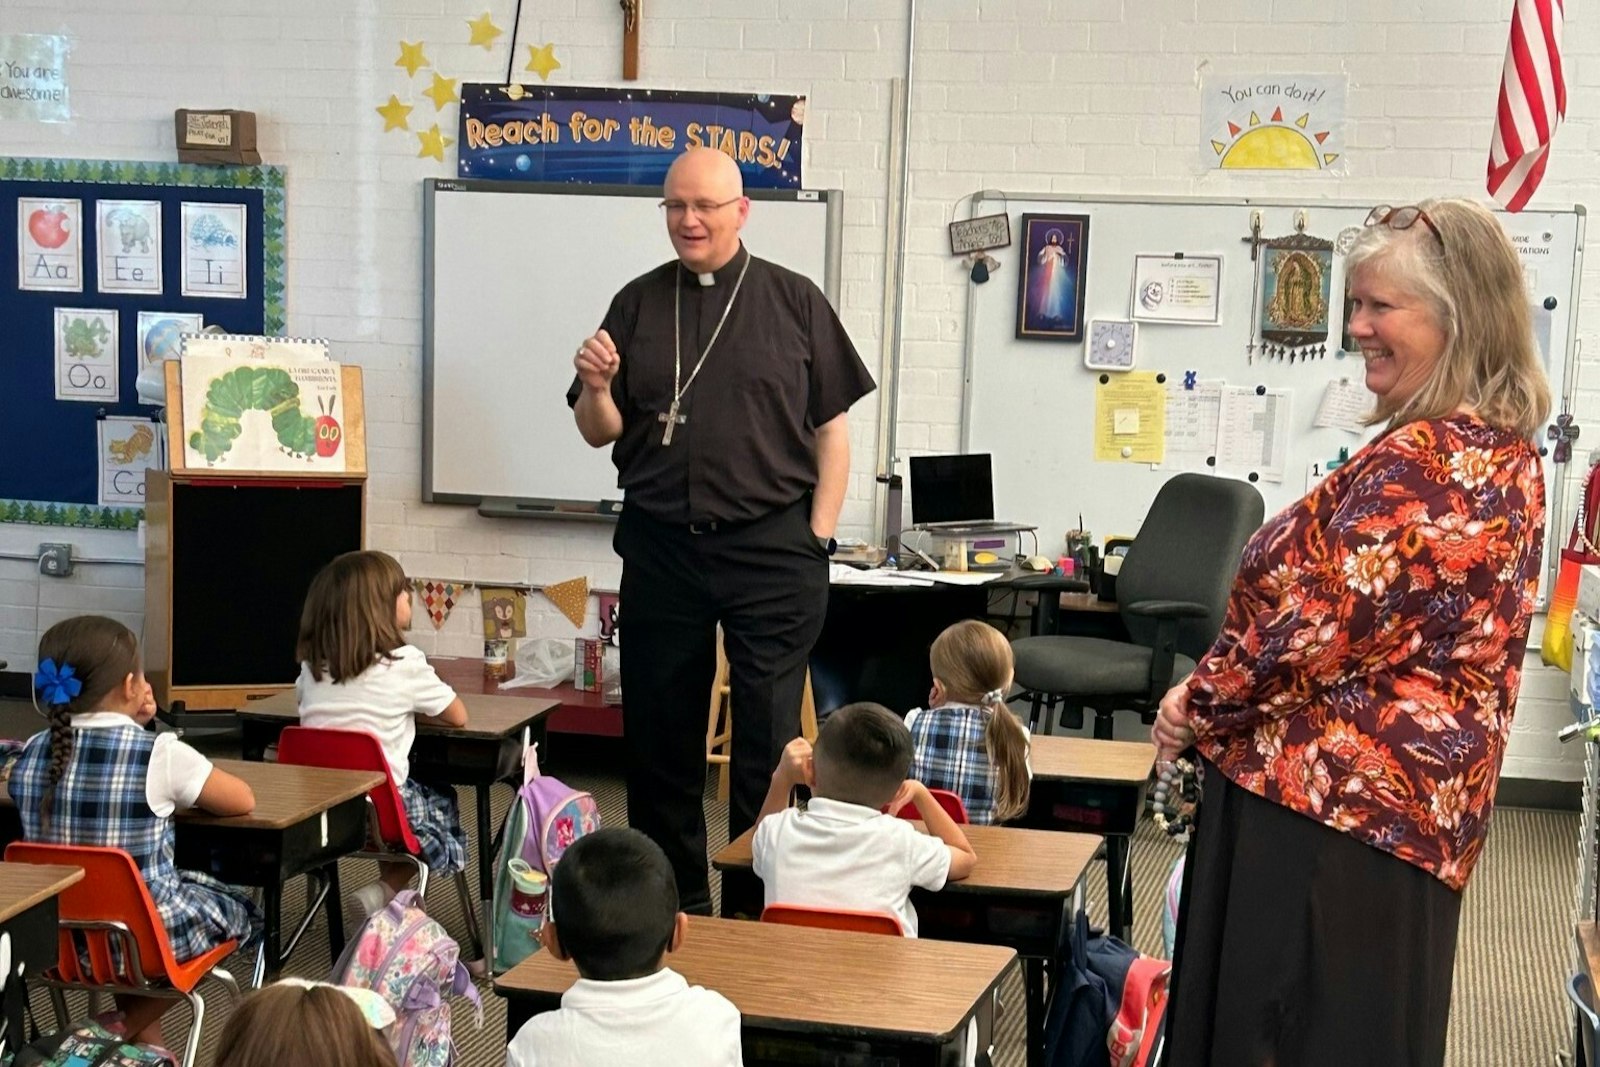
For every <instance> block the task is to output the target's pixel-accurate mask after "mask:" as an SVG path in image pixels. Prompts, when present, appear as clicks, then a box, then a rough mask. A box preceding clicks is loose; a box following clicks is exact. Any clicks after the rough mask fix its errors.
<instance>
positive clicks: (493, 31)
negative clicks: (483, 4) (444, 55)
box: [467, 11, 505, 52]
mask: <svg viewBox="0 0 1600 1067" xmlns="http://www.w3.org/2000/svg"><path fill="white" fill-rule="evenodd" d="M467 25H468V26H470V27H472V40H470V41H468V42H467V43H468V44H476V45H482V46H483V50H484V51H486V52H487V51H490V50H491V49H492V48H493V46H494V39H495V38H496V37H498V36H500V35H501V34H502V33H504V32H505V31H504V30H502V29H501V28H500V27H499V26H496V25H495V24H494V22H493V21H492V20H491V19H490V18H489V12H487V11H485V12H484V13H483V14H481V15H479V16H478V17H477V18H475V19H468V20H467Z"/></svg>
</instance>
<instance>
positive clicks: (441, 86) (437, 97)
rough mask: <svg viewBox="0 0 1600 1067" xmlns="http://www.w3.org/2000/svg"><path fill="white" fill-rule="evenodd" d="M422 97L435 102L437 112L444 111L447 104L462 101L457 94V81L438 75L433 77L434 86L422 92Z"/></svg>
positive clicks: (434, 107)
mask: <svg viewBox="0 0 1600 1067" xmlns="http://www.w3.org/2000/svg"><path fill="white" fill-rule="evenodd" d="M422 95H423V96H425V97H427V98H428V99H429V100H432V101H433V109H434V110H435V111H443V110H444V106H445V105H446V104H450V103H454V102H455V101H457V100H460V99H461V97H460V96H459V95H458V94H457V93H456V80H455V79H454V78H446V77H445V76H444V75H443V74H438V73H435V74H434V76H433V84H432V85H430V86H428V87H427V88H426V89H424V90H422Z"/></svg>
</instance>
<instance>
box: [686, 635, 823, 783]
mask: <svg viewBox="0 0 1600 1067" xmlns="http://www.w3.org/2000/svg"><path fill="white" fill-rule="evenodd" d="M732 692H733V690H732V688H731V687H730V686H729V684H728V653H727V650H726V649H724V648H723V647H722V627H720V626H719V627H717V672H716V674H715V676H713V677H712V679H711V711H710V714H709V715H708V716H707V718H706V763H707V765H709V766H713V767H716V768H717V799H718V800H720V801H723V802H726V801H727V799H728V775H729V771H728V766H729V763H730V762H731V760H732V758H733V697H732ZM800 736H801V737H803V738H805V739H806V740H807V741H815V740H816V739H817V702H816V699H815V698H814V697H813V696H812V695H811V669H810V668H809V667H808V668H806V686H805V689H804V690H802V691H801V694H800Z"/></svg>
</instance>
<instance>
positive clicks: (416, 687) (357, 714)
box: [294, 645, 456, 785]
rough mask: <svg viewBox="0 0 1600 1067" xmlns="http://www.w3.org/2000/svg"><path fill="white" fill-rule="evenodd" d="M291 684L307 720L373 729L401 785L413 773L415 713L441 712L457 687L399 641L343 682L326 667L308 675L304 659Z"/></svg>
mask: <svg viewBox="0 0 1600 1067" xmlns="http://www.w3.org/2000/svg"><path fill="white" fill-rule="evenodd" d="M294 687H295V692H296V695H297V696H298V697H299V699H300V721H301V722H302V723H304V724H305V725H307V726H316V727H321V728H323V729H332V730H367V731H369V732H371V733H373V734H375V735H377V738H378V741H379V742H380V743H381V744H382V745H383V754H384V755H385V756H387V757H388V758H389V770H390V772H391V773H392V774H393V775H394V784H395V785H405V783H406V779H407V778H409V777H410V775H411V742H412V741H414V740H416V737H417V720H416V716H418V715H429V716H433V715H439V714H442V713H443V712H444V709H445V708H448V707H449V706H450V705H451V704H452V703H454V702H455V699H456V691H455V690H454V689H451V688H450V687H449V686H448V685H446V684H445V683H444V682H442V681H440V680H439V676H438V674H436V673H434V670H433V667H432V666H430V665H429V663H428V657H427V656H426V655H424V654H423V652H422V649H420V648H417V647H416V646H415V645H401V646H400V647H399V648H397V649H395V650H394V651H393V652H391V653H389V658H387V659H380V660H378V662H376V663H374V664H373V665H372V666H370V667H368V668H367V669H366V670H364V671H362V672H361V673H360V674H358V675H356V676H355V677H354V678H346V679H345V680H344V681H342V682H335V681H334V680H333V679H332V678H331V677H329V676H328V675H327V674H326V673H324V674H323V676H322V680H321V681H318V680H317V679H315V678H313V677H312V676H311V666H310V665H309V664H306V663H302V664H300V677H299V679H298V680H297V681H296V682H295V683H294Z"/></svg>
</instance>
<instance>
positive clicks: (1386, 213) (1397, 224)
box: [1366, 204, 1444, 248]
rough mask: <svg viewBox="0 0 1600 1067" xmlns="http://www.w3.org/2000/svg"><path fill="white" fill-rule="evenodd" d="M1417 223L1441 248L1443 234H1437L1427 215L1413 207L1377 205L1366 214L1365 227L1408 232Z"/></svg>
mask: <svg viewBox="0 0 1600 1067" xmlns="http://www.w3.org/2000/svg"><path fill="white" fill-rule="evenodd" d="M1419 221H1420V222H1421V223H1422V224H1423V225H1424V226H1426V227H1427V228H1428V229H1429V231H1431V232H1432V233H1433V236H1434V239H1435V240H1437V241H1438V242H1439V247H1440V248H1443V247H1444V234H1442V233H1440V232H1439V227H1437V226H1435V225H1434V224H1433V220H1432V219H1430V218H1429V217H1428V213H1427V212H1426V211H1424V210H1422V209H1421V208H1420V207H1416V206H1415V205H1412V206H1409V207H1390V206H1389V205H1388V204H1379V205H1378V206H1377V207H1375V208H1373V209H1372V210H1371V211H1370V212H1368V213H1367V221H1366V225H1368V226H1387V227H1389V228H1390V229H1391V230H1409V229H1411V227H1413V226H1415V225H1416V224H1417V223H1418V222H1419Z"/></svg>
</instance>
